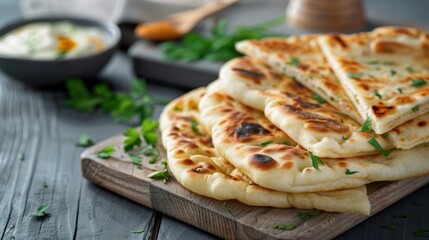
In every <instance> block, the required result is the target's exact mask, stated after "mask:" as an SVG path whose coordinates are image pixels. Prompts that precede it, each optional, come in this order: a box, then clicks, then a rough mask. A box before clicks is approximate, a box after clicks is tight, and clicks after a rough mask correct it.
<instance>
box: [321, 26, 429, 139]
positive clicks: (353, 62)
mask: <svg viewBox="0 0 429 240" xmlns="http://www.w3.org/2000/svg"><path fill="white" fill-rule="evenodd" d="M319 42H320V46H321V48H322V50H323V52H324V53H325V55H326V57H327V59H328V61H329V63H330V65H331V66H332V69H333V70H334V71H335V73H336V75H337V76H338V78H339V80H340V82H341V84H342V86H343V87H344V89H345V91H346V92H347V94H348V96H349V98H350V99H352V101H353V103H354V105H355V106H356V108H357V109H358V110H359V112H360V113H361V116H362V117H363V118H367V117H368V118H369V119H370V120H371V123H372V128H373V129H374V131H375V132H376V133H378V134H383V133H386V132H388V131H389V130H391V129H393V128H394V127H396V126H399V125H401V124H402V123H404V122H406V121H408V120H411V119H414V118H416V117H417V116H420V115H423V114H426V113H427V112H429V35H428V34H426V33H425V32H421V31H419V30H418V29H414V28H402V27H401V28H399V27H381V28H377V29H375V30H374V31H372V32H366V33H358V34H352V35H334V34H333V35H327V36H321V37H320V38H319Z"/></svg>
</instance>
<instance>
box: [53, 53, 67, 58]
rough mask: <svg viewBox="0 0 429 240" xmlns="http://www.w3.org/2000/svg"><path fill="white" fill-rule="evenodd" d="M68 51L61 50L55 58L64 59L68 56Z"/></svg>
mask: <svg viewBox="0 0 429 240" xmlns="http://www.w3.org/2000/svg"><path fill="white" fill-rule="evenodd" d="M66 54H67V51H59V52H57V55H56V56H55V59H64V57H65V56H66Z"/></svg>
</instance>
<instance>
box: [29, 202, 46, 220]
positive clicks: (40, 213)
mask: <svg viewBox="0 0 429 240" xmlns="http://www.w3.org/2000/svg"><path fill="white" fill-rule="evenodd" d="M48 208H49V204H42V205H40V206H39V207H38V208H37V209H36V211H35V212H33V213H31V214H30V217H32V218H44V217H50V216H51V214H50V213H47V212H46V210H48Z"/></svg>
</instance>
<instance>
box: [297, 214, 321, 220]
mask: <svg viewBox="0 0 429 240" xmlns="http://www.w3.org/2000/svg"><path fill="white" fill-rule="evenodd" d="M319 215H320V212H298V216H299V217H300V218H301V219H303V220H306V219H308V218H310V217H316V216H319Z"/></svg>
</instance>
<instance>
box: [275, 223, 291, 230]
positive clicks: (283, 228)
mask: <svg viewBox="0 0 429 240" xmlns="http://www.w3.org/2000/svg"><path fill="white" fill-rule="evenodd" d="M295 228H296V224H294V223H291V224H288V225H282V224H274V225H273V229H279V230H285V231H292V230H294V229H295Z"/></svg>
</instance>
